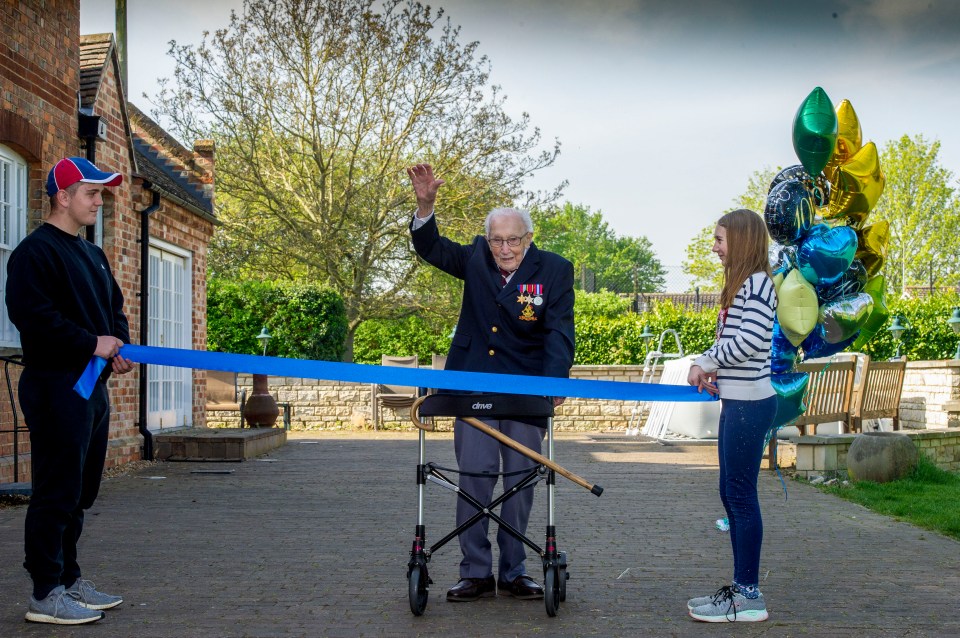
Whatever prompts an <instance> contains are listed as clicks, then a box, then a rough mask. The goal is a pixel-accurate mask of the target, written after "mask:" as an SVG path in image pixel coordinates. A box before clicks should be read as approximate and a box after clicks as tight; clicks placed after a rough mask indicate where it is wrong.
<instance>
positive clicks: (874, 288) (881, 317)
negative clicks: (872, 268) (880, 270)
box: [853, 275, 890, 350]
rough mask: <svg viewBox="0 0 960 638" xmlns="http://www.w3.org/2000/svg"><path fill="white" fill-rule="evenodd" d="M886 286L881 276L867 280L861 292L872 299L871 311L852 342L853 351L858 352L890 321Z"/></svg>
mask: <svg viewBox="0 0 960 638" xmlns="http://www.w3.org/2000/svg"><path fill="white" fill-rule="evenodd" d="M885 288H886V286H885V285H884V279H883V275H875V276H873V277H871V278H870V279H868V280H867V285H866V286H864V288H863V292H865V293H867V294H868V295H870V296H871V297H873V310H871V311H870V315H869V316H868V317H867V320H866V321H865V322H864V324H863V326H861V328H860V336H858V337H857V340H856V341H854V342H853V350H860V349H861V348H862V347H863V346H865V345H867V343H868V342H869V341H870V340H871V339H873V336H874V335H875V334H877V333H878V332H880V330H881V329H882V328H883V327H884V326H885V325H887V321H888V320H889V319H890V311H889V310H888V309H887V295H886V290H885Z"/></svg>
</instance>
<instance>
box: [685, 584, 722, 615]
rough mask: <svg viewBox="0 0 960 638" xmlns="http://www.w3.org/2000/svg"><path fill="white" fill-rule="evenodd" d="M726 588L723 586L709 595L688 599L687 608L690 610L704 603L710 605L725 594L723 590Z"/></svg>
mask: <svg viewBox="0 0 960 638" xmlns="http://www.w3.org/2000/svg"><path fill="white" fill-rule="evenodd" d="M725 589H726V588H725V587H721V588H720V589H718V590H717V591H715V592H714V593H712V594H710V595H709V596H697V597H696V598H691V599H690V600H688V601H687V610H688V611H689V610H691V609H693V608H695V607H702V606H703V605H709V604H710V603H712V602H713V601H715V600H717V599H719V598H720V596H722V595H723V592H724V590H725Z"/></svg>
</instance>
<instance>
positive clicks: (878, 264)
mask: <svg viewBox="0 0 960 638" xmlns="http://www.w3.org/2000/svg"><path fill="white" fill-rule="evenodd" d="M889 240H890V222H888V221H887V220H885V219H884V220H882V221H879V222H877V223H875V224H868V225H867V226H864V227H863V228H861V229H860V230H858V231H857V252H856V255H854V258H855V259H859V260H860V261H861V262H863V266H864V267H865V268H866V269H867V276H868V277H873V276H874V275H876V274H877V273H879V272H880V269H881V268H883V262H884V260H885V259H886V257H887V242H888V241H889Z"/></svg>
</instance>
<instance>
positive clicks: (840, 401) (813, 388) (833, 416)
mask: <svg viewBox="0 0 960 638" xmlns="http://www.w3.org/2000/svg"><path fill="white" fill-rule="evenodd" d="M796 371H797V372H806V373H807V374H809V375H810V380H809V381H808V382H807V391H806V394H804V397H803V403H804V405H806V406H807V409H806V411H805V412H804V413H803V414H801V415H800V416H799V417H797V418H796V419H794V421H792V422H791V423H790V424H789V425H792V426H795V427H796V428H797V429H798V430H800V436H806V435H807V426H811V425H812V426H813V429H812V432H811V434H816V433H817V427H816V426H817V424H819V423H832V422H834V421H840V422H842V423H843V430H844V432H849V431H850V425H851V416H850V406H851V403H852V400H853V392H854V379H855V378H856V374H857V362H856V361H855V360H848V361H834V360H831V361H823V362H813V361H809V362H805V363H801V364H799V365H798V366H797V369H796ZM768 459H769V465H770V469H773V468H775V467H776V459H777V436H776V434H774V435H773V436H772V437H770V445H769V448H768Z"/></svg>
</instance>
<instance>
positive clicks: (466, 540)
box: [453, 419, 546, 581]
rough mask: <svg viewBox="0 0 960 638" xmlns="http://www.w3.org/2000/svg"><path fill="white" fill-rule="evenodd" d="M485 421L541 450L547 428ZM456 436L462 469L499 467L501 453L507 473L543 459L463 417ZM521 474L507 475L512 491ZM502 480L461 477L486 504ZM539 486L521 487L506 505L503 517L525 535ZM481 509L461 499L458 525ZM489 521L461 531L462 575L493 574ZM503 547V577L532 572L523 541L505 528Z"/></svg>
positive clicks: (500, 542) (501, 536)
mask: <svg viewBox="0 0 960 638" xmlns="http://www.w3.org/2000/svg"><path fill="white" fill-rule="evenodd" d="M481 421H483V422H484V423H485V424H487V425H489V426H490V427H492V428H494V429H495V430H499V431H500V432H502V433H503V434H505V435H507V436H509V437H510V438H511V439H513V440H514V441H517V442H518V443H520V444H521V445H524V446H526V447H528V448H530V449H531V450H533V451H534V452H537V453H540V447H541V443H542V442H543V438H544V436H545V435H546V430H545V429H544V428H538V427H535V426H532V425H528V424H526V423H520V422H519V421H510V420H506V419H503V420H499V421H495V420H489V419H481ZM453 440H454V447H455V450H456V454H457V463H458V464H459V466H460V471H461V472H490V473H496V472H499V471H500V461H501V458H502V460H503V471H504V472H506V473H510V472H516V471H517V470H524V469H531V468H533V467H534V466H535V465H536V464H537V463H536V461H533V460H532V459H529V458H527V457H525V456H524V455H522V454H520V453H519V452H517V451H515V450H513V449H511V448H509V447H507V446H506V445H503V444H501V443H500V442H499V441H497V440H496V439H494V438H493V437H491V436H488V435H487V434H484V433H483V432H481V431H480V430H478V429H477V428H475V427H472V426H470V425H468V424H466V423H464V422H463V421H460V420H459V419H458V420H457V421H456V423H455V424H454V438H453ZM520 478H522V475H517V476H505V477H503V489H504V490H509V489H510V488H511V487H513V486H514V485H516V484H517V483H518V482H519V479H520ZM496 484H497V476H491V477H482V476H465V475H461V476H460V487H461V488H462V489H463V490H464V491H465V492H467V493H468V494H470V495H472V496H473V497H474V498H476V499H477V500H478V501H480V502H481V503H483V504H487V503H489V502H490V501H491V500H493V490H494V487H495V486H496ZM533 491H534V489H533V487H530V488H528V489H524V490H521V491H520V492H519V493H518V494H516V495H514V496H512V497H510V498H509V499H508V500H507V501H505V502H504V503H503V504H502V505H501V506H500V517H501V518H503V520H504V521H506V522H507V523H508V524H509V525H511V526H513V527H514V528H516V529H517V530H518V531H519V532H521V533H523V534H526V532H527V523H528V522H529V520H530V509H531V507H532V506H533ZM476 512H477V509H476V508H475V507H474V506H473V505H471V504H469V503H467V502H466V501H464V500H463V499H457V525H458V526H459V525H460V524H461V523H463V522H464V521H466V520H467V519H469V518H470V517H471V516H473V515H474V514H476ZM489 524H490V519H488V518H482V519H480V520H479V521H477V522H476V523H474V524H473V525H472V526H470V527H469V528H467V529H466V530H464V531H463V532H462V533H461V534H460V551H461V552H462V553H463V560H461V561H460V578H486V577H487V576H491V575H492V574H493V554H492V552H491V545H490V540H489V538H488V530H489ZM497 546H498V547H499V549H500V560H499V565H498V570H497V573H498V576H499V578H500V580H505V581H511V580H513V579H514V578H516V577H517V576H521V575H523V574H525V573H526V568H525V566H524V560H526V558H527V553H526V551H525V549H524V546H523V543H521V542H520V541H519V540H517V539H516V538H514V537H513V536H511V535H510V534H508V533H507V532H505V531H503V530H500V531H498V533H497Z"/></svg>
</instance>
